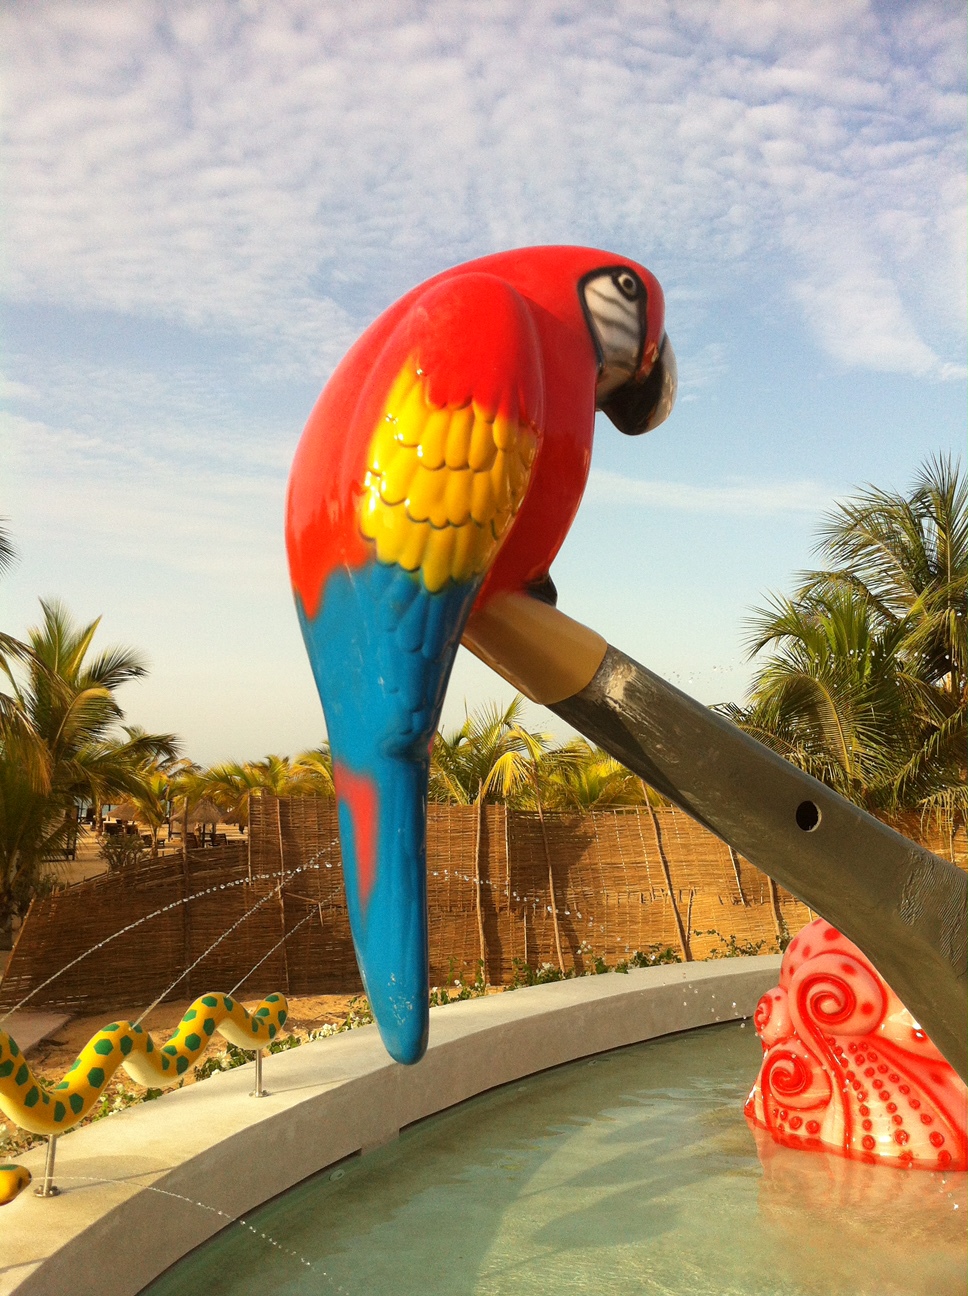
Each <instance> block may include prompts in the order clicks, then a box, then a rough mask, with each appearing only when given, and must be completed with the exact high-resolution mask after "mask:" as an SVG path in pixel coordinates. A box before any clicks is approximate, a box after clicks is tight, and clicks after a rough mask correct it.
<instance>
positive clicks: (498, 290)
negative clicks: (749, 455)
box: [286, 247, 676, 1063]
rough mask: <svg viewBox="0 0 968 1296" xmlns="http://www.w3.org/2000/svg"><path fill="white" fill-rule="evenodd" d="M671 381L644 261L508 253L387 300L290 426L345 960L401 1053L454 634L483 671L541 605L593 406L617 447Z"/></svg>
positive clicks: (585, 462)
mask: <svg viewBox="0 0 968 1296" xmlns="http://www.w3.org/2000/svg"><path fill="white" fill-rule="evenodd" d="M675 388H676V368H675V358H674V355H673V352H672V347H671V346H670V344H669V342H668V339H667V337H666V334H665V325H664V301H663V295H662V289H661V288H660V287H659V284H658V282H657V281H656V280H655V279H654V278H653V276H652V275H651V274H650V273H649V271H648V270H646V269H644V268H643V267H642V266H640V265H637V264H635V263H634V262H632V261H628V260H626V259H625V258H623V257H618V256H615V255H613V254H612V253H609V252H601V251H596V250H594V249H589V248H578V247H539V248H525V249H521V250H519V251H515V252H507V253H501V254H498V255H496V256H489V257H484V258H482V259H481V260H478V261H473V262H469V263H468V264H466V265H462V266H457V267H455V268H454V269H452V270H447V271H445V272H444V273H443V274H440V275H438V276H436V277H435V278H433V279H430V280H428V281H427V282H426V283H424V284H421V285H420V286H419V287H417V288H414V289H413V290H412V291H411V292H409V293H407V294H406V295H405V296H404V297H402V298H401V299H400V300H399V301H397V302H396V303H395V304H394V305H393V306H391V307H390V308H389V309H388V310H386V311H385V312H384V313H383V314H382V315H381V316H380V317H379V318H378V319H377V320H376V321H375V322H374V323H373V324H371V325H370V327H369V328H368V329H367V330H366V332H365V333H364V334H363V335H362V337H361V338H360V339H359V341H358V342H357V343H356V344H355V345H354V346H353V348H352V349H351V350H350V351H349V353H348V354H347V355H346V357H345V358H344V359H343V361H342V362H341V363H340V365H339V366H338V367H337V369H336V371H335V373H334V374H333V376H332V378H331V379H330V381H329V382H328V383H327V385H326V387H325V389H324V391H323V393H322V395H321V396H320V398H319V400H318V402H317V404H316V407H315V409H314V410H313V412H312V414H311V416H310V418H309V422H308V423H307V425H306V429H305V431H304V433H303V436H302V440H301V441H300V444H299V447H298V450H297V452H296V456H295V460H294V462H293V467H292V473H291V477H290V482H289V492H288V501H287V519H286V541H287V548H288V553H289V564H290V570H291V574H292V583H293V589H294V595H295V600H296V608H297V613H298V616H299V621H300V625H301V628H302V633H303V637H304V640H305V643H306V647H307V651H308V653H309V657H310V661H311V664H312V668H313V673H314V676H315V679H316V684H317V688H318V690H319V695H320V699H321V701H322V705H323V710H324V713H325V716H326V723H327V729H328V733H329V740H330V746H331V749H332V753H333V762H334V778H335V785H336V796H337V802H338V814H339V827H340V839H341V844H342V852H343V866H344V876H345V882H346V892H347V905H348V910H349V917H350V925H351V930H352V933H353V940H354V944H355V948H356V953H357V959H358V962H359V965H360V971H361V973H362V976H363V981H364V984H365V987H366V991H367V995H368V997H369V999H370V1003H371V1006H372V1009H373V1012H374V1016H375V1018H376V1021H377V1024H378V1025H379V1028H380V1031H381V1034H382V1037H383V1040H384V1042H385V1044H386V1046H387V1048H388V1050H389V1052H390V1053H391V1055H392V1056H393V1057H395V1058H397V1059H398V1060H399V1061H401V1062H407V1063H412V1062H416V1061H418V1060H419V1059H420V1057H421V1056H422V1055H423V1052H424V1050H425V1048H426V1042H427V1028H428V970H427V968H428V959H427V914H426V860H425V839H426V800H427V778H428V772H429V760H430V747H431V744H432V742H433V738H434V734H435V732H436V729H437V725H438V721H439V718H440V710H441V706H442V704H443V699H444V693H445V691H446V687H447V680H448V678H449V675H450V671H451V667H452V665H453V662H454V657H455V655H456V652H457V648H458V645H459V644H460V641H461V636H462V635H463V634H464V632H465V628H467V627H468V620H469V618H471V617H472V615H473V620H472V621H471V630H473V628H474V627H475V626H477V627H478V630H477V633H476V642H475V643H474V645H473V646H474V647H475V650H476V651H478V653H479V655H481V656H484V657H485V659H488V656H489V653H491V654H493V653H498V654H499V653H500V644H501V637H502V635H505V634H510V635H512V636H513V635H514V634H515V633H518V630H519V629H520V626H519V624H518V622H519V621H520V616H521V608H525V609H527V608H529V607H533V608H535V609H540V607H541V606H542V602H541V601H542V600H544V601H545V604H546V603H547V602H553V601H554V587H553V585H552V584H551V579H550V574H549V573H550V568H551V564H552V562H553V560H554V558H555V555H556V554H557V553H558V550H559V549H560V548H561V545H562V543H563V541H564V539H565V536H566V535H567V533H568V528H569V527H570V526H571V523H572V520H573V518H574V516H575V513H576V511H577V509H578V505H579V502H580V500H581V496H582V492H583V490H584V487H585V483H586V480H587V477H588V470H589V465H590V461H591V448H592V436H593V431H594V423H595V411H596V409H600V410H603V411H604V412H605V413H606V414H607V415H608V417H609V418H610V419H611V420H612V422H613V423H614V424H615V425H616V426H617V427H618V428H619V429H620V431H622V432H625V433H628V434H630V435H635V434H638V433H641V432H646V431H648V430H649V429H650V428H653V427H655V426H656V425H657V424H659V423H661V422H662V421H663V419H665V418H666V416H667V415H668V413H669V411H670V409H671V408H672V404H673V401H674V399H675ZM529 595H530V596H531V597H530V598H528V597H527V596H529ZM522 596H525V597H522ZM504 607H508V608H512V609H513V615H509V616H507V617H504V616H503V614H502V613H501V611H500V609H502V608H504ZM528 615H529V614H528V612H527V611H526V610H525V612H524V616H525V618H527V616H528ZM469 633H470V632H469ZM556 648H557V650H558V652H559V657H561V658H562V660H561V661H560V662H559V663H558V666H556V664H555V662H554V661H553V660H552V659H553V658H554V655H555V649H556ZM566 648H567V646H562V645H556V646H555V645H552V646H551V652H550V658H549V661H550V665H549V671H550V672H551V674H554V672H555V670H556V669H558V667H559V666H560V667H561V669H563V670H564V671H565V673H566V674H567V673H568V671H569V670H570V669H571V663H570V662H569V661H568V660H567V658H568V653H567V650H566ZM602 651H603V652H604V642H603V643H602ZM597 664H598V663H597V661H596V662H595V663H594V664H593V665H592V667H591V671H590V672H588V673H587V677H588V678H590V677H591V673H593V671H594V668H595V667H596V666H597ZM584 682H587V680H585V679H583V680H582V683H584ZM579 686H580V685H579ZM569 691H570V687H569V688H566V689H565V691H564V692H560V693H559V696H561V697H564V696H567V695H568V692H569Z"/></svg>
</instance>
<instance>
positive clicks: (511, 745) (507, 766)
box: [429, 694, 565, 972]
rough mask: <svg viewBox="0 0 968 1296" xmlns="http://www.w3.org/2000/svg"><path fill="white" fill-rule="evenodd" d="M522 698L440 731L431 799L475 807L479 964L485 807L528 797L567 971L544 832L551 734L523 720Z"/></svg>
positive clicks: (561, 963) (484, 952) (483, 950)
mask: <svg viewBox="0 0 968 1296" xmlns="http://www.w3.org/2000/svg"><path fill="white" fill-rule="evenodd" d="M523 707H524V698H523V697H521V695H520V694H518V695H517V696H516V697H515V698H514V699H513V701H512V702H511V703H510V705H509V706H508V707H507V708H506V709H505V710H504V711H502V710H501V709H500V707H499V706H498V705H497V703H494V702H490V703H488V704H486V705H485V706H484V707H482V708H481V709H480V710H479V711H475V712H474V713H473V714H472V715H469V716H467V718H466V719H465V721H464V723H463V725H461V727H460V728H459V729H458V730H456V731H455V732H454V733H452V734H451V735H450V736H449V737H448V736H445V735H444V734H441V733H438V734H437V735H436V737H435V739H434V746H433V749H432V752H431V766H430V791H429V795H430V799H431V800H434V801H449V802H451V803H453V804H457V805H473V806H474V807H475V808H476V818H477V830H476V833H475V843H474V873H475V878H476V884H477V885H476V893H475V900H476V908H477V923H478V933H479V936H480V943H481V963H482V967H483V966H485V960H486V957H487V948H486V944H485V940H484V919H483V912H482V908H481V838H482V836H483V820H484V807H485V805H486V804H487V803H488V802H489V801H496V800H499V799H503V800H505V801H507V802H509V803H511V802H517V803H520V802H521V801H522V800H527V801H528V802H529V803H530V804H531V805H533V807H534V808H535V809H536V810H537V813H538V820H539V823H540V826H541V836H542V840H543V842H544V849H545V859H546V862H547V865H548V888H549V892H550V895H551V901H552V903H551V912H552V918H553V923H554V931H555V944H556V948H557V953H558V964H559V967H560V969H561V971H562V972H564V970H565V964H564V957H563V954H562V948H561V934H560V931H559V928H558V905H557V901H556V899H555V885H554V872H553V868H552V860H551V853H550V851H549V848H548V837H547V833H546V831H545V822H544V807H543V804H542V798H541V776H540V773H539V770H540V765H541V760H542V757H543V756H544V754H545V752H546V751H547V748H548V744H549V742H550V735H549V734H545V733H532V732H531V731H530V730H528V729H525V728H524V726H523V725H522V724H521V722H520V717H521V712H522V710H523Z"/></svg>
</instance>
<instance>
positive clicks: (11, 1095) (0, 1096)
mask: <svg viewBox="0 0 968 1296" xmlns="http://www.w3.org/2000/svg"><path fill="white" fill-rule="evenodd" d="M288 1015H289V1005H288V1004H287V1003H286V999H285V996H284V995H281V994H271V995H268V996H267V997H266V998H265V999H264V1000H263V1001H262V1003H261V1004H260V1005H259V1007H258V1008H257V1009H256V1010H255V1012H254V1013H249V1012H247V1011H246V1010H245V1009H244V1008H243V1007H242V1005H241V1004H240V1003H237V1002H236V1001H235V1000H234V999H232V998H231V997H230V996H229V995H224V994H204V995H202V996H201V997H200V998H198V999H196V1000H195V1002H194V1003H193V1004H192V1006H191V1007H190V1008H189V1010H188V1012H187V1013H185V1016H184V1017H183V1018H182V1019H181V1022H180V1023H179V1026H178V1030H177V1031H176V1032H175V1034H174V1035H173V1036H172V1038H171V1039H170V1040H169V1041H168V1043H167V1044H161V1045H159V1044H156V1043H155V1041H154V1040H153V1039H152V1038H151V1036H150V1034H149V1033H148V1032H147V1031H146V1030H145V1029H144V1027H143V1026H137V1025H134V1024H132V1023H131V1022H127V1021H122V1022H112V1023H111V1025H110V1026H105V1027H104V1029H103V1030H100V1031H98V1033H97V1034H96V1035H95V1036H93V1037H92V1038H91V1039H90V1040H88V1042H87V1044H85V1046H84V1048H83V1049H82V1050H81V1054H80V1056H79V1057H78V1059H77V1061H76V1062H75V1063H74V1065H73V1066H72V1067H71V1069H70V1070H69V1071H68V1073H67V1075H66V1076H65V1077H64V1079H63V1080H62V1081H61V1082H60V1084H57V1085H54V1087H53V1088H51V1089H48V1088H46V1087H45V1086H44V1084H43V1083H42V1082H41V1081H39V1080H38V1079H37V1078H36V1077H35V1076H34V1074H33V1072H32V1071H31V1070H30V1067H29V1066H28V1065H27V1063H26V1062H25V1061H24V1056H23V1054H22V1053H21V1051H20V1049H19V1048H18V1047H17V1041H16V1040H14V1039H11V1037H10V1036H9V1035H8V1034H7V1033H6V1031H3V1030H0V1110H2V1111H3V1112H4V1114H5V1115H6V1116H9V1117H10V1119H11V1120H12V1121H13V1122H14V1123H15V1124H16V1125H19V1126H20V1128H21V1129H25V1130H29V1131H30V1132H31V1133H32V1134H46V1135H47V1136H48V1138H49V1137H51V1136H52V1135H55V1134H64V1133H66V1132H67V1130H69V1129H72V1128H73V1127H74V1126H75V1125H77V1124H78V1123H79V1122H80V1121H82V1120H83V1119H84V1117H85V1116H87V1115H88V1113H89V1112H90V1111H91V1109H92V1108H93V1107H94V1105H95V1103H96V1102H97V1101H98V1099H99V1098H100V1096H101V1094H102V1093H103V1092H104V1088H105V1086H106V1085H107V1084H108V1082H109V1081H110V1079H111V1077H112V1076H113V1075H114V1073H115V1071H116V1070H117V1069H118V1067H119V1066H123V1067H124V1069H125V1071H127V1073H128V1075H129V1076H130V1077H131V1079H132V1080H134V1081H135V1082H136V1083H137V1084H140V1085H144V1086H146V1087H147V1088H155V1089H167V1088H169V1087H170V1086H171V1085H174V1084H177V1083H178V1081H179V1080H180V1079H181V1078H182V1076H183V1075H184V1074H185V1072H186V1071H187V1070H188V1068H189V1067H190V1066H191V1065H192V1064H193V1063H194V1062H195V1061H197V1059H198V1058H199V1056H200V1055H201V1054H202V1053H203V1052H204V1051H205V1048H206V1047H207V1045H208V1043H209V1041H210V1040H211V1038H212V1036H213V1035H214V1033H215V1032H216V1031H218V1033H219V1034H220V1035H222V1036H224V1037H225V1039H227V1040H228V1041H229V1043H230V1044H235V1045H237V1046H238V1047H239V1048H243V1049H251V1050H256V1049H260V1048H264V1047H265V1046H266V1045H267V1044H269V1043H271V1042H272V1040H273V1039H275V1037H276V1035H277V1034H278V1033H279V1031H280V1030H281V1028H282V1026H283V1025H284V1024H285V1021H286V1018H287V1016H288ZM29 1183H30V1172H29V1171H28V1170H26V1169H25V1168H24V1167H23V1166H17V1165H2V1166H0V1206H3V1205H6V1204H7V1202H11V1201H13V1199H14V1198H15V1197H16V1196H17V1195H18V1194H19V1193H21V1192H22V1191H23V1190H24V1188H26V1187H27V1185H28V1184H29Z"/></svg>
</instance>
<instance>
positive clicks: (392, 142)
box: [5, 0, 964, 375]
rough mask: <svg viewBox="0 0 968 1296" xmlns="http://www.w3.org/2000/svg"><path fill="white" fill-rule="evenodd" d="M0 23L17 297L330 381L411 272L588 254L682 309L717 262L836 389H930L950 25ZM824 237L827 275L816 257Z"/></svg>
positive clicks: (508, 11) (945, 348)
mask: <svg viewBox="0 0 968 1296" xmlns="http://www.w3.org/2000/svg"><path fill="white" fill-rule="evenodd" d="M5 24H6V28H7V31H6V40H5V45H6V49H7V52H8V62H9V72H8V85H9V98H10V102H11V103H12V104H13V105H15V108H14V110H13V112H12V113H11V120H10V128H9V143H8V154H7V164H6V165H7V181H8V186H9V191H10V194H11V199H12V200H11V202H10V212H9V236H10V246H11V247H15V248H17V249H18V254H17V256H16V258H15V260H14V261H13V263H12V267H11V273H12V281H11V282H12V286H11V291H12V292H13V293H14V294H15V295H16V296H17V297H19V298H20V299H21V300H28V301H35V302H38V301H39V302H59V303H69V304H72V305H75V306H76V305H81V306H83V305H100V306H105V307H109V308H112V309H117V310H121V311H126V312H133V313H136V314H140V315H155V316H162V317H165V318H169V319H174V320H178V321H181V322H183V323H186V324H188V325H189V326H190V327H193V328H199V329H203V330H209V331H229V332H233V333H235V334H238V335H241V336H242V337H244V338H246V339H248V340H249V343H250V345H251V347H252V350H253V357H254V363H257V364H260V365H263V366H266V367H267V371H268V372H271V373H273V374H274V375H279V374H283V373H286V372H290V373H304V372H306V371H307V370H310V371H312V372H325V371H326V370H328V369H329V368H330V367H331V366H332V363H333V362H334V361H335V359H336V358H337V357H338V355H339V354H341V353H342V351H343V350H344V349H345V347H346V345H347V343H348V342H349V340H350V339H351V337H352V336H353V334H354V332H355V331H356V330H357V328H358V327H359V325H360V323H362V322H363V321H364V320H365V318H366V317H368V316H369V315H372V314H373V313H375V311H376V310H377V309H379V308H380V307H381V306H383V305H384V304H386V302H388V301H389V300H392V299H393V297H395V296H396V295H398V293H399V292H401V291H402V290H403V289H404V288H405V287H407V286H408V285H409V284H411V283H412V282H414V281H415V280H418V279H419V278H421V277H423V276H424V275H425V274H427V273H429V272H430V271H432V270H433V269H436V268H439V267H441V266H442V265H444V264H447V263H449V262H453V261H459V260H461V259H464V258H465V257H467V256H470V255H474V254H477V253H481V252H485V251H489V250H492V249H493V248H494V247H497V246H500V245H505V244H514V243H527V242H540V241H551V240H555V241H557V240H563V239H567V240H573V241H599V240H601V239H602V238H603V236H604V237H607V240H608V241H609V242H610V243H612V244H613V245H614V246H616V247H618V248H621V249H623V250H628V251H629V252H630V253H632V254H635V255H638V256H639V257H640V258H641V259H643V260H645V261H646V262H649V261H652V262H656V263H658V264H659V265H661V266H662V267H663V269H664V270H666V269H667V270H668V271H669V272H670V273H671V274H673V275H674V276H675V277H676V278H678V279H680V280H683V281H686V280H689V281H694V282H701V283H702V284H703V286H704V291H705V292H706V294H707V295H715V294H716V293H717V292H718V291H719V289H720V287H721V285H722V283H723V282H724V280H725V278H726V277H727V276H728V275H729V274H733V275H735V271H736V266H737V263H738V262H742V263H744V264H745V265H746V267H747V270H748V271H749V272H750V273H763V272H764V270H765V267H766V266H767V265H768V264H769V265H770V267H771V269H772V270H774V271H775V269H776V268H777V267H781V268H783V269H784V271H785V272H786V273H788V274H789V276H790V279H791V280H792V281H796V282H797V283H798V284H799V285H800V286H799V288H798V289H797V300H798V301H800V303H801V304H802V306H803V308H804V310H805V313H806V316H807V318H808V320H809V321H811V322H812V323H813V325H814V327H815V328H816V336H817V338H818V341H819V342H820V344H821V345H822V346H824V347H826V348H828V349H830V350H831V352H832V354H834V355H835V356H837V358H838V359H840V360H842V361H844V362H845V363H850V364H859V365H871V364H873V365H874V367H881V368H884V367H894V368H897V369H899V370H901V371H903V372H928V371H929V370H933V371H934V372H940V371H941V369H942V368H943V366H944V364H945V362H946V359H947V362H948V363H950V360H951V352H952V351H953V350H954V347H955V345H956V344H953V343H952V341H951V328H952V325H951V319H952V318H953V317H956V318H961V316H962V307H961V304H960V302H956V295H955V293H956V282H957V278H958V276H959V275H960V274H961V270H960V269H958V264H957V256H958V251H957V244H956V240H955V239H954V238H953V237H952V236H951V235H950V234H949V235H948V236H946V238H945V239H944V240H943V242H942V243H941V244H940V245H939V243H938V240H937V239H936V238H935V237H934V231H936V230H939V229H945V230H950V228H952V227H953V225H954V224H956V222H957V218H956V216H955V215H954V214H953V213H956V212H957V209H958V207H959V205H960V203H961V201H963V198H962V197H960V196H958V195H954V194H952V193H951V176H952V175H960V171H961V167H962V153H963V103H964V96H963V86H962V79H963V78H962V72H961V69H960V65H959V62H958V60H957V59H954V58H953V57H952V54H951V49H952V47H953V45H956V44H957V43H958V40H959V39H960V37H959V33H960V32H961V30H962V27H963V16H962V15H961V13H960V10H959V11H957V12H956V11H955V9H954V8H953V7H952V6H950V5H944V4H941V5H935V4H930V3H929V4H923V3H919V4H911V5H907V6H904V7H903V9H901V10H900V11H899V12H898V15H896V16H895V15H893V14H892V13H888V12H886V11H882V10H881V9H879V8H875V7H874V6H873V5H872V4H870V3H867V2H866V0H850V2H849V3H847V2H845V0H812V3H811V4H809V5H790V4H784V3H781V2H780V0H722V2H721V3H718V4H712V5H711V4H707V3H705V0H703V2H702V3H699V2H697V0H679V2H677V3H667V4H662V5H658V4H657V5H652V6H648V7H645V8H644V7H643V6H641V5H640V4H638V3H634V2H633V0H626V2H625V3H618V0H616V2H615V3H602V4H596V5H591V6H589V5H585V4H580V3H561V2H560V0H544V2H542V3H535V4H531V5H527V6H515V5H494V4H493V3H490V2H488V3H484V0H466V2H465V3H461V4H454V3H444V2H443V0H440V2H437V3H418V2H413V3H404V2H403V0H399V3H389V2H388V0H358V2H357V3H355V4H353V5H352V6H350V5H340V6H321V5H318V4H316V3H309V2H308V0H288V3H285V4H273V5H262V6H260V5H255V4H253V5H249V6H248V7H247V8H240V7H239V6H237V5H234V4H230V3H228V0H224V2H218V0H215V2H213V3H211V4H209V5H206V6H198V5H196V4H193V3H190V0H182V3H170V4H169V3H165V4H162V3H160V0H158V2H157V3H147V2H146V3H143V4H129V5H124V4H121V5H118V4H116V3H105V4H97V3H92V4H85V5H83V6H81V5H77V4H75V3H63V2H62V3H55V2H54V0H51V2H50V3H47V4H44V5H38V6H21V7H18V8H16V9H9V10H8V11H7V13H6V16H5ZM845 230H847V231H848V233H849V237H850V239H851V240H852V241H853V242H854V243H856V244H857V245H858V246H859V248H860V256H859V258H858V260H857V263H856V265H857V269H856V271H855V273H854V276H853V277H849V276H848V277H847V278H844V277H843V276H840V277H838V276H837V275H832V274H831V272H830V260H829V258H828V256H827V255H826V253H825V251H824V249H825V248H827V249H834V250H836V248H837V246H838V243H839V241H840V240H841V238H842V235H843V232H844V231H845ZM804 231H810V233H811V235H812V237H811V240H810V243H811V246H810V248H809V249H806V250H805V247H804V237H803V232H804ZM790 256H792V257H793V258H794V263H793V265H792V266H789V265H788V264H787V260H788V258H789V257H790ZM939 263H940V264H939ZM925 282H929V283H930V284H931V285H932V287H931V288H930V291H929V292H928V293H925V292H923V291H922V289H921V288H920V286H919V285H921V284H923V283H925ZM828 283H829V284H830V288H829V292H828V290H827V287H826V285H827V284H828ZM953 284H954V285H955V286H952V285H953ZM841 290H842V291H843V293H844V294H845V295H846V298H847V299H848V300H846V302H845V303H844V304H843V305H842V306H840V307H838V306H837V304H836V303H835V302H833V301H832V299H831V298H832V296H833V295H836V294H837V293H838V292H839V291H841ZM868 306H870V308H871V309H868ZM838 312H839V316H841V317H843V318H842V319H841V325H840V327H838V328H828V327H826V325H825V323H824V321H825V320H827V319H829V318H830V316H831V314H832V313H833V314H838ZM845 339H846V340H845ZM937 357H941V359H940V360H938V359H937Z"/></svg>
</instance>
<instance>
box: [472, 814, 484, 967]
mask: <svg viewBox="0 0 968 1296" xmlns="http://www.w3.org/2000/svg"><path fill="white" fill-rule="evenodd" d="M483 821H484V798H483V796H479V797H478V798H477V831H476V832H475V834H474V882H475V887H474V907H475V909H476V911H477V934H478V937H479V939H480V942H481V979H482V980H483V981H485V982H486V981H487V942H486V941H485V939H484V911H483V908H482V907H481V837H482V836H483V833H482V827H483ZM475 980H476V978H475Z"/></svg>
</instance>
